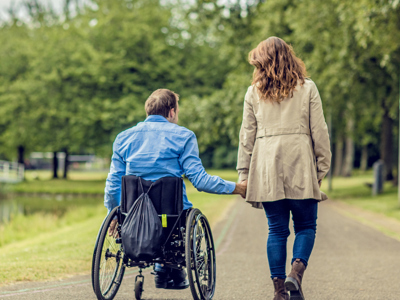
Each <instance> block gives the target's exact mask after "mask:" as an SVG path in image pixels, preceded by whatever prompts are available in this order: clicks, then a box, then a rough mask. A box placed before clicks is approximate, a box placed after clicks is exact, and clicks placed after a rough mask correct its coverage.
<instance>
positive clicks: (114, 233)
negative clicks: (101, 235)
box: [108, 219, 118, 238]
mask: <svg viewBox="0 0 400 300" xmlns="http://www.w3.org/2000/svg"><path fill="white" fill-rule="evenodd" d="M117 224H118V219H114V220H112V221H111V224H110V227H109V228H108V235H109V236H112V237H114V238H118V230H117V227H118V226H117Z"/></svg>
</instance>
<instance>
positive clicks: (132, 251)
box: [121, 178, 164, 261]
mask: <svg viewBox="0 0 400 300" xmlns="http://www.w3.org/2000/svg"><path fill="white" fill-rule="evenodd" d="M139 183H140V187H141V190H142V194H141V195H140V196H139V197H138V198H137V199H136V201H135V202H134V204H133V205H132V207H131V208H130V210H129V212H128V214H127V216H126V218H125V220H124V223H123V224H122V228H121V238H122V246H123V248H124V253H125V254H126V255H127V256H128V257H129V258H130V259H131V260H134V261H148V260H151V259H154V258H157V257H159V256H160V255H161V245H162V243H163V241H164V235H163V227H162V224H161V220H160V217H159V216H158V213H157V211H156V209H155V207H154V205H153V202H152V201H151V199H150V197H149V192H150V189H151V188H152V186H153V184H152V185H151V186H150V188H149V189H148V191H147V192H146V193H145V192H144V189H143V185H142V181H141V179H140V178H139Z"/></svg>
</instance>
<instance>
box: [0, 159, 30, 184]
mask: <svg viewBox="0 0 400 300" xmlns="http://www.w3.org/2000/svg"><path fill="white" fill-rule="evenodd" d="M24 172H25V167H24V165H23V164H19V163H17V162H9V161H4V160H0V182H10V183H17V182H21V181H22V180H24Z"/></svg>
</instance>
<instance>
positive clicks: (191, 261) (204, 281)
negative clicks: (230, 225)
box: [185, 209, 216, 300]
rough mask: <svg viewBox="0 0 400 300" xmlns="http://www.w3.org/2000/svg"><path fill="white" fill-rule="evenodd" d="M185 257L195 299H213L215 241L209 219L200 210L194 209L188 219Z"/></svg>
mask: <svg viewBox="0 0 400 300" xmlns="http://www.w3.org/2000/svg"><path fill="white" fill-rule="evenodd" d="M185 256H186V268H187V272H188V279H189V285H190V290H191V292H192V295H193V299H194V300H210V299H212V298H213V296H214V293H215V281H216V263H215V248H214V240H213V237H212V232H211V227H210V224H209V223H208V220H207V218H206V217H205V216H204V215H203V214H202V213H201V211H200V210H198V209H192V210H191V211H190V213H189V216H188V218H187V222H186V233H185Z"/></svg>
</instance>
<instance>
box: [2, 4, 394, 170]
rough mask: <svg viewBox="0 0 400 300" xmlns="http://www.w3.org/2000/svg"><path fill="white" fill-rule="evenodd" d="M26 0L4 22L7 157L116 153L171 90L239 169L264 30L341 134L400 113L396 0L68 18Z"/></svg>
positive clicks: (164, 9)
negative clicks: (306, 77)
mask: <svg viewBox="0 0 400 300" xmlns="http://www.w3.org/2000/svg"><path fill="white" fill-rule="evenodd" d="M26 3H31V5H30V6H29V5H28V12H29V14H30V21H29V22H24V20H18V18H16V17H15V16H16V15H17V14H14V17H13V18H12V19H11V21H10V22H3V24H2V26H1V27H0V43H1V44H2V47H1V49H0V105H1V107H2V109H1V110H0V155H1V156H2V157H3V158H9V159H11V158H13V157H14V155H13V154H14V153H15V149H16V147H18V146H24V147H25V149H26V151H27V152H28V153H29V152H30V151H60V150H62V149H64V148H67V149H68V150H69V152H70V153H71V152H77V153H78V152H86V153H88V152H91V153H92V152H95V153H96V154H100V155H102V154H104V155H109V154H110V152H111V143H112V141H113V139H114V138H115V136H116V134H117V133H118V132H120V131H121V130H123V129H126V128H129V127H131V126H134V125H135V124H136V123H137V122H140V121H142V120H143V119H144V118H145V112H144V109H143V104H144V102H145V100H146V99H147V97H148V95H149V94H150V93H151V92H152V91H153V90H155V89H157V88H169V89H172V90H174V91H175V92H177V93H179V94H180V95H181V101H180V103H181V108H182V110H181V115H180V119H181V123H182V125H184V126H187V127H188V128H190V129H191V130H193V131H194V132H195V133H196V135H197V137H198V140H199V147H200V151H201V153H203V154H204V158H205V159H204V161H205V162H206V164H208V165H209V166H218V167H233V166H234V165H235V161H234V159H233V156H234V155H233V154H234V150H233V149H234V148H236V147H237V143H238V132H239V128H240V124H241V118H242V105H243V98H244V95H245V92H246V89H247V87H248V86H249V85H250V84H251V72H252V67H251V66H250V65H249V64H248V62H247V54H248V52H249V51H250V50H251V49H252V48H253V47H255V46H256V45H257V44H258V43H259V42H260V41H261V40H263V39H265V38H267V37H269V36H279V37H282V38H283V39H285V40H286V41H287V42H289V43H290V44H292V45H293V47H294V49H295V50H296V53H297V55H299V56H300V57H301V58H302V59H303V60H304V61H305V63H306V66H307V67H308V71H309V74H310V76H311V78H312V79H313V80H314V81H315V82H316V83H317V86H318V87H319V90H320V93H321V96H322V99H323V102H324V109H325V112H326V113H329V114H330V115H332V120H333V127H334V129H335V136H336V137H338V136H349V135H351V136H353V138H354V140H355V143H356V145H357V146H359V147H361V146H364V145H371V144H377V143H379V141H380V136H379V135H380V126H381V123H382V116H383V113H384V112H385V111H386V112H389V117H390V118H391V119H392V120H397V118H398V116H397V102H398V94H399V85H398V81H399V75H398V74H399V65H400V46H399V43H398V40H399V38H400V29H399V25H398V15H399V12H400V5H399V3H398V2H397V1H389V2H385V1H383V2H382V1H381V2H379V1H378V2H377V1H372V0H361V1H356V2H351V1H350V2H348V1H347V2H346V1H342V0H328V1H323V2H318V3H316V2H315V1H311V0H303V1H293V0H283V1H282V0H269V1H259V0H255V1H254V0H252V1H250V0H248V1H239V0H236V1H228V2H226V1H225V2H221V1H216V0H212V1H202V0H198V1H194V2H188V1H183V0H182V1H162V2H160V1H158V0H150V1H148V0H146V1H145V0H96V1H92V3H91V5H90V6H89V5H88V6H84V7H80V9H78V10H77V12H76V14H75V15H74V14H71V12H70V11H69V9H68V7H69V6H68V5H66V6H65V7H66V9H65V12H64V14H63V15H62V16H59V15H57V14H55V13H54V11H53V10H51V9H46V8H44V7H42V6H41V4H40V2H38V1H31V2H26ZM32 3H33V4H32ZM68 3H69V1H66V4H68ZM349 119H355V120H356V122H354V124H355V126H354V130H353V131H352V132H348V131H346V120H349ZM396 123H397V122H395V124H396ZM334 141H335V140H334Z"/></svg>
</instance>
